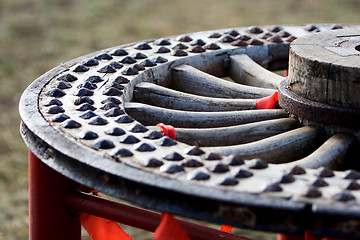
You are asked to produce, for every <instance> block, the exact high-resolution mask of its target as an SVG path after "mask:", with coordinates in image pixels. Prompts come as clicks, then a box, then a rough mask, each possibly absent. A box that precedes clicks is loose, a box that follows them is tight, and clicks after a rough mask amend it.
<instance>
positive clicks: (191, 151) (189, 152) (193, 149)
mask: <svg viewBox="0 0 360 240" xmlns="http://www.w3.org/2000/svg"><path fill="white" fill-rule="evenodd" d="M204 153H205V152H204V151H203V150H201V149H200V148H199V147H198V146H193V147H191V148H190V149H188V150H187V151H186V154H187V155H192V156H200V155H203V154H204Z"/></svg>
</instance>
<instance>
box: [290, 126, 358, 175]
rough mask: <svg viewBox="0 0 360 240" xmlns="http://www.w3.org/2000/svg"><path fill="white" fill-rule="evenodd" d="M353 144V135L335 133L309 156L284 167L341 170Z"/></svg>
mask: <svg viewBox="0 0 360 240" xmlns="http://www.w3.org/2000/svg"><path fill="white" fill-rule="evenodd" d="M354 143H355V137H354V136H353V135H350V134H345V133H337V134H335V135H333V136H332V137H331V138H329V139H328V140H327V141H326V142H325V143H324V144H323V145H321V146H320V147H319V148H318V149H317V150H316V151H315V152H313V153H312V154H310V155H309V156H307V157H305V158H302V159H300V160H297V161H294V162H291V163H287V164H286V166H289V168H292V167H294V166H301V167H304V168H319V167H328V168H331V169H342V168H343V166H344V164H345V163H344V162H343V160H344V159H345V156H346V154H347V153H348V150H349V148H350V147H351V146H352V145H353V144H354Z"/></svg>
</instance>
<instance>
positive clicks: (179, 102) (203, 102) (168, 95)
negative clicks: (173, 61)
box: [133, 82, 256, 112]
mask: <svg viewBox="0 0 360 240" xmlns="http://www.w3.org/2000/svg"><path fill="white" fill-rule="evenodd" d="M133 96H134V101H137V102H141V103H146V104H150V105H154V106H158V107H164V108H171V109H177V110H184V111H200V112H216V111H238V110H250V109H256V101H255V100H254V99H228V98H223V99H221V98H211V97H203V96H197V95H193V94H188V93H183V92H179V91H175V90H172V89H169V88H166V87H162V86H159V85H156V84H153V83H146V82H142V83H138V84H137V85H136V86H135V88H134V95H133Z"/></svg>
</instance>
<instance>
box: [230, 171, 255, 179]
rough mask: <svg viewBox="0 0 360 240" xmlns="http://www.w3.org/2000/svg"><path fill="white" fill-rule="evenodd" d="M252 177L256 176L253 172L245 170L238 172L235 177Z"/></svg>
mask: <svg viewBox="0 0 360 240" xmlns="http://www.w3.org/2000/svg"><path fill="white" fill-rule="evenodd" d="M252 175H254V174H253V173H252V172H249V171H247V170H245V169H240V170H239V171H238V173H237V174H236V175H235V177H237V178H249V177H251V176H252Z"/></svg>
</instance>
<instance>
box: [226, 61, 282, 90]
mask: <svg viewBox="0 0 360 240" xmlns="http://www.w3.org/2000/svg"><path fill="white" fill-rule="evenodd" d="M230 59H231V61H230V70H229V76H230V77H231V79H233V80H234V81H235V82H238V83H241V84H245V85H250V86H256V87H265V88H276V89H278V88H279V85H280V82H281V81H282V80H283V79H284V78H283V77H281V76H279V75H277V74H275V73H273V72H271V71H268V70H267V69H265V68H263V67H262V66H260V65H259V64H257V63H256V62H255V61H254V60H252V59H251V58H250V57H249V56H248V55H246V54H240V55H232V56H230Z"/></svg>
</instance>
